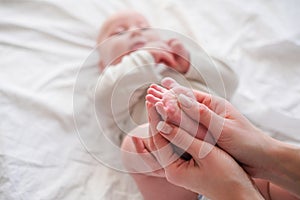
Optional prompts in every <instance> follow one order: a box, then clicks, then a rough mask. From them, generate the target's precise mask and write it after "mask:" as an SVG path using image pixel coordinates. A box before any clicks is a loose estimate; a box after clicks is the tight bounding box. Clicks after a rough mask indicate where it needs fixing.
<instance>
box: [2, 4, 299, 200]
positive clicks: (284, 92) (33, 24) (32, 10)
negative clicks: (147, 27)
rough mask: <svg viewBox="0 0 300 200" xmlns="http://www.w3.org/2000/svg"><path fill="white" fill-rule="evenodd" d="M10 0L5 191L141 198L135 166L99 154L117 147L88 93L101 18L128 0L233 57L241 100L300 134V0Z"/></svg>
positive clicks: (47, 199) (64, 197) (264, 124)
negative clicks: (117, 164)
mask: <svg viewBox="0 0 300 200" xmlns="http://www.w3.org/2000/svg"><path fill="white" fill-rule="evenodd" d="M0 2H1V6H0V70H1V71H0V72H1V73H0V119H1V121H0V199H5V200H19V199H20V200H38V199H43V200H57V199H59V200H73V199H77V200H85V199H89V200H99V199H105V200H107V199H113V200H118V199H120V200H121V199H122V200H124V199H141V197H140V194H139V193H138V191H137V189H136V187H135V185H134V184H133V181H132V179H131V178H130V176H129V175H128V174H126V173H123V172H119V171H117V170H114V169H112V168H111V167H110V166H112V165H110V164H107V162H106V160H105V159H104V161H103V160H98V159H97V156H95V155H98V154H102V155H107V156H108V157H109V158H108V160H109V159H111V158H112V157H113V156H114V155H109V152H106V151H101V150H103V149H105V148H104V147H105V146H106V145H107V143H108V141H107V140H106V138H105V136H103V135H101V133H100V132H101V131H100V130H99V127H98V125H97V119H95V114H94V105H91V97H90V96H88V95H87V91H90V88H91V87H92V85H93V83H95V81H97V78H98V76H99V70H98V68H97V63H98V57H97V53H96V51H95V50H94V47H95V45H96V38H97V34H98V31H99V28H100V26H101V23H102V22H103V21H104V20H105V18H106V17H107V16H109V15H110V14H112V13H114V12H116V11H117V10H120V9H125V8H134V9H138V10H139V11H141V12H142V13H144V14H145V15H146V16H147V17H148V18H149V19H150V21H151V22H152V24H153V25H154V26H155V27H161V28H167V29H171V30H174V31H177V32H179V33H182V34H185V35H187V36H189V37H191V38H192V39H194V40H195V41H196V42H198V43H199V44H200V45H201V46H202V47H203V48H204V49H205V50H206V51H207V52H208V53H209V54H210V55H211V56H214V57H216V58H218V59H220V60H222V61H224V62H226V63H227V64H228V65H229V66H231V67H232V68H233V69H234V70H235V72H236V73H237V75H238V76H239V79H240V83H239V88H238V90H237V93H236V95H235V96H234V98H233V103H234V105H235V106H237V107H238V108H239V109H240V110H241V112H243V113H244V114H245V115H246V116H247V117H248V118H249V119H250V120H251V121H253V122H254V123H255V124H256V125H257V126H259V127H261V128H262V129H264V130H265V131H267V132H268V133H269V134H270V135H272V136H273V137H275V138H278V139H281V140H283V141H286V142H289V143H294V144H300V134H299V132H297V131H299V129H300V123H299V122H300V114H299V113H300V103H299V102H300V79H299V77H300V66H299V63H300V47H299V45H300V27H299V22H298V21H299V20H298V19H300V13H299V10H300V2H299V1H298V0H287V1H276V0H273V1H264V0H255V1H251V2H245V1H234V0H228V1H218V0H211V1H204V0H201V1H192V0H187V1H180V0H177V1H169V0H164V1H158V0H154V1H147V0H141V1H135V0H126V1H117V0H113V1H102V0H89V1H84V2H83V1H80V2H79V1H58V0H54V1H53V0H51V1H50V0H43V1H36V0H26V1H23V0H11V1H5V0H3V1H0ZM98 120H101V119H98ZM115 156H116V157H114V158H115V160H117V159H119V157H118V156H119V155H115Z"/></svg>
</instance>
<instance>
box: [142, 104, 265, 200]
mask: <svg viewBox="0 0 300 200" xmlns="http://www.w3.org/2000/svg"><path fill="white" fill-rule="evenodd" d="M147 109H148V114H149V123H150V131H151V134H152V137H151V140H152V141H150V142H149V144H148V147H147V148H148V149H149V150H150V152H151V153H152V155H153V156H154V157H155V158H156V160H157V162H159V163H160V165H161V166H162V167H164V171H165V177H166V179H167V180H168V181H169V182H170V183H172V184H175V185H178V186H181V187H184V188H186V189H189V190H192V191H194V192H198V193H201V194H203V195H205V196H206V197H208V198H210V199H237V198H238V199H262V197H261V195H260V194H259V192H258V191H257V190H256V189H255V187H254V185H253V184H252V182H251V179H250V178H249V177H248V176H247V174H246V173H245V172H244V171H243V169H242V168H241V167H240V166H239V165H238V164H237V163H236V162H235V161H234V159H233V158H232V157H231V156H229V155H228V154H227V153H226V152H224V151H222V150H221V149H219V148H217V147H214V146H213V145H211V144H209V143H206V142H204V141H201V140H198V139H195V138H194V137H192V136H191V135H189V134H188V133H187V132H186V131H184V130H183V129H180V128H178V127H176V126H174V125H170V124H167V123H165V122H162V121H160V116H159V114H158V113H157V112H156V109H155V107H154V105H153V104H151V103H149V102H148V103H147ZM158 133H160V134H158ZM170 142H171V143H172V144H173V145H176V146H178V147H180V148H181V149H184V150H186V151H187V152H188V153H189V154H190V155H191V156H192V159H190V160H188V161H186V160H184V159H181V158H180V155H178V154H177V153H176V152H175V151H174V150H173V148H172V145H171V143H170Z"/></svg>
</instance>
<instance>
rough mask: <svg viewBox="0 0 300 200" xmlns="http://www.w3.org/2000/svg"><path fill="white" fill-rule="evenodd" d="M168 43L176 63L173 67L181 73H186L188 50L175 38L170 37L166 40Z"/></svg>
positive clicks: (188, 65) (188, 62)
mask: <svg viewBox="0 0 300 200" xmlns="http://www.w3.org/2000/svg"><path fill="white" fill-rule="evenodd" d="M168 45H169V47H170V48H171V51H172V53H173V55H174V59H175V61H176V63H177V65H176V66H175V67H173V68H174V69H175V70H176V71H178V72H180V73H182V74H184V73H186V72H187V71H188V70H189V68H190V54H189V52H188V50H187V49H186V48H185V47H184V45H183V44H182V43H181V41H179V40H177V39H170V40H169V41H168ZM170 67H172V66H170Z"/></svg>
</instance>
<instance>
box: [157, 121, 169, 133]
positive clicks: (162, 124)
mask: <svg viewBox="0 0 300 200" xmlns="http://www.w3.org/2000/svg"><path fill="white" fill-rule="evenodd" d="M156 129H157V130H158V131H159V132H162V133H164V134H170V133H171V131H172V130H173V128H172V127H171V126H170V125H168V124H167V123H165V122H159V123H158V124H157V126H156Z"/></svg>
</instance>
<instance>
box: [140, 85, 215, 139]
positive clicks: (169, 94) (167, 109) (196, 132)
mask: <svg viewBox="0 0 300 200" xmlns="http://www.w3.org/2000/svg"><path fill="white" fill-rule="evenodd" d="M173 89H175V90H177V92H178V91H180V90H181V91H182V93H184V94H185V95H187V96H189V97H191V98H194V96H193V93H192V91H187V90H186V88H184V89H183V88H182V87H177V88H173ZM147 93H148V94H147V96H146V100H147V101H149V102H151V103H152V104H154V105H155V106H156V110H157V112H158V113H159V114H160V115H161V117H162V119H163V120H164V121H167V122H170V123H173V124H174V125H177V126H179V127H181V128H183V129H184V130H186V131H188V132H189V133H192V135H193V136H194V137H196V138H199V139H201V140H205V141H206V142H209V143H211V144H215V141H214V139H213V137H212V136H211V135H210V133H209V132H208V130H207V128H206V127H204V126H203V125H199V123H197V122H195V121H194V120H193V119H191V118H190V117H188V116H187V115H186V114H185V113H184V112H183V111H182V109H181V108H180V106H179V104H178V100H177V96H176V95H175V92H173V90H168V89H166V88H163V87H161V86H159V85H157V84H152V85H151V86H150V87H149V89H148V91H147Z"/></svg>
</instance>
